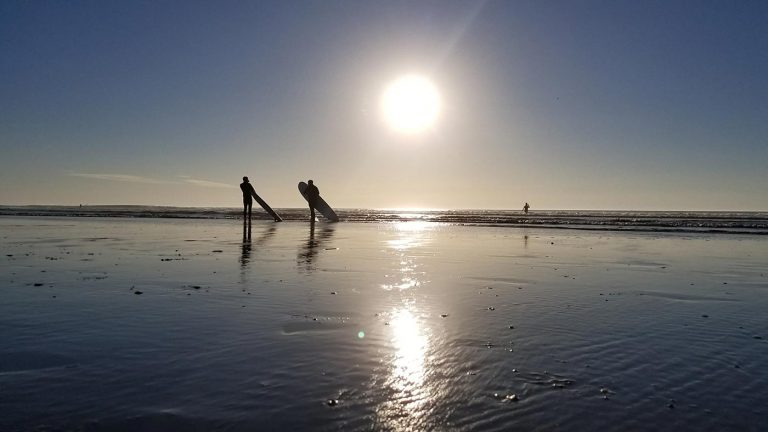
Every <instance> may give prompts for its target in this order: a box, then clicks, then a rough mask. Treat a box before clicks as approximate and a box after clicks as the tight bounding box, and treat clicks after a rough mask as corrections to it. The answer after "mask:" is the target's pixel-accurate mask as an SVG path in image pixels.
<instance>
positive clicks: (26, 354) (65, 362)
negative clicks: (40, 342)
mask: <svg viewBox="0 0 768 432" xmlns="http://www.w3.org/2000/svg"><path fill="white" fill-rule="evenodd" d="M73 364H75V359H74V358H72V357H67V356H64V355H60V354H52V353H46V352H38V351H17V352H6V353H2V354H0V373H6V372H22V371H29V370H39V369H50V368H56V367H64V366H71V365H73Z"/></svg>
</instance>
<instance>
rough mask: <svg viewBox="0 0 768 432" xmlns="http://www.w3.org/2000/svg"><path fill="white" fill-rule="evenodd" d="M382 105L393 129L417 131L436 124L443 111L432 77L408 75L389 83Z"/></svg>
mask: <svg viewBox="0 0 768 432" xmlns="http://www.w3.org/2000/svg"><path fill="white" fill-rule="evenodd" d="M381 109H382V111H383V113H384V119H385V120H386V121H387V123H388V124H389V125H390V126H391V127H392V128H393V129H394V130H396V131H398V132H403V133H407V134H416V133H419V132H423V131H426V130H427V129H430V128H431V127H432V126H433V125H434V124H435V121H436V120H437V116H438V115H439V114H440V94H439V93H438V91H437V88H436V87H435V85H434V84H433V83H432V81H430V80H429V79H427V78H425V77H423V76H419V75H405V76H402V77H400V78H398V79H396V80H395V81H393V82H392V83H391V84H389V86H387V89H386V90H385V91H384V95H383V96H382V98H381Z"/></svg>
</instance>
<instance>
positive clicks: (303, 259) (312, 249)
mask: <svg viewBox="0 0 768 432" xmlns="http://www.w3.org/2000/svg"><path fill="white" fill-rule="evenodd" d="M331 236H333V227H332V226H331V225H325V226H323V229H322V231H320V235H319V236H318V237H319V238H315V224H310V226H309V237H308V238H307V244H306V245H305V246H304V250H303V251H300V252H299V255H298V257H297V258H298V261H299V263H302V264H304V267H305V269H306V270H307V271H311V270H314V267H313V265H312V261H314V259H315V255H317V248H318V247H319V246H320V245H321V244H322V243H324V242H326V241H327V240H328V239H329V238H331Z"/></svg>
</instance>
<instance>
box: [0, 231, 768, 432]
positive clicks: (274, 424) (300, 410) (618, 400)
mask: <svg viewBox="0 0 768 432" xmlns="http://www.w3.org/2000/svg"><path fill="white" fill-rule="evenodd" d="M0 238H2V242H3V245H4V248H3V249H4V250H3V256H1V257H0V274H2V276H0V277H1V278H2V279H0V282H2V290H1V291H0V293H1V294H2V302H0V341H2V345H0V414H1V415H0V430H3V431H5V430H30V429H35V428H37V429H42V430H47V429H48V430H71V429H83V430H296V429H303V430H406V431H407V430H491V431H493V430H499V431H501V430H553V429H555V430H597V429H604V430H696V431H700V430H755V431H757V430H765V429H766V428H768V421H767V420H766V415H767V414H768V408H766V404H765V401H766V400H768V385H767V384H768V318H766V317H767V316H768V315H767V314H766V313H765V311H766V310H768V308H766V306H768V299H767V296H766V294H767V293H768V273H766V271H767V270H768V266H766V263H768V259H767V258H768V247H766V246H767V245H768V243H767V241H768V240H766V239H765V238H764V236H752V235H727V234H715V235H712V234H690V233H682V234H681V233H678V234H675V233H664V234H660V233H623V232H590V231H572V230H548V229H542V228H497V227H467V226H455V225H444V224H436V223H427V222H418V221H417V222H406V223H390V224H385V223H373V224H371V223H368V224H358V223H341V224H323V223H318V224H316V225H315V228H314V230H311V229H310V226H309V225H308V224H305V223H298V222H296V223H294V222H289V223H282V224H273V223H269V222H254V223H253V224H252V226H251V229H250V233H249V230H248V228H247V226H246V227H243V225H242V223H241V222H238V221H231V220H156V219H142V220H133V219H131V220H128V219H109V218H99V219H82V218H0ZM138 292H141V294H138ZM513 395H514V396H513Z"/></svg>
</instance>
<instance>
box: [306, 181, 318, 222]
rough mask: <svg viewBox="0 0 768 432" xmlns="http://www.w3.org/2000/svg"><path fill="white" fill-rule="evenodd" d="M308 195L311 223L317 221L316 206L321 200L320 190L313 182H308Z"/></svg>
mask: <svg viewBox="0 0 768 432" xmlns="http://www.w3.org/2000/svg"><path fill="white" fill-rule="evenodd" d="M305 193H306V194H307V202H308V203H309V213H310V216H309V220H310V222H314V221H315V205H317V200H318V199H319V198H320V189H318V188H317V186H315V184H314V183H313V182H312V180H308V181H307V190H306V191H305Z"/></svg>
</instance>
